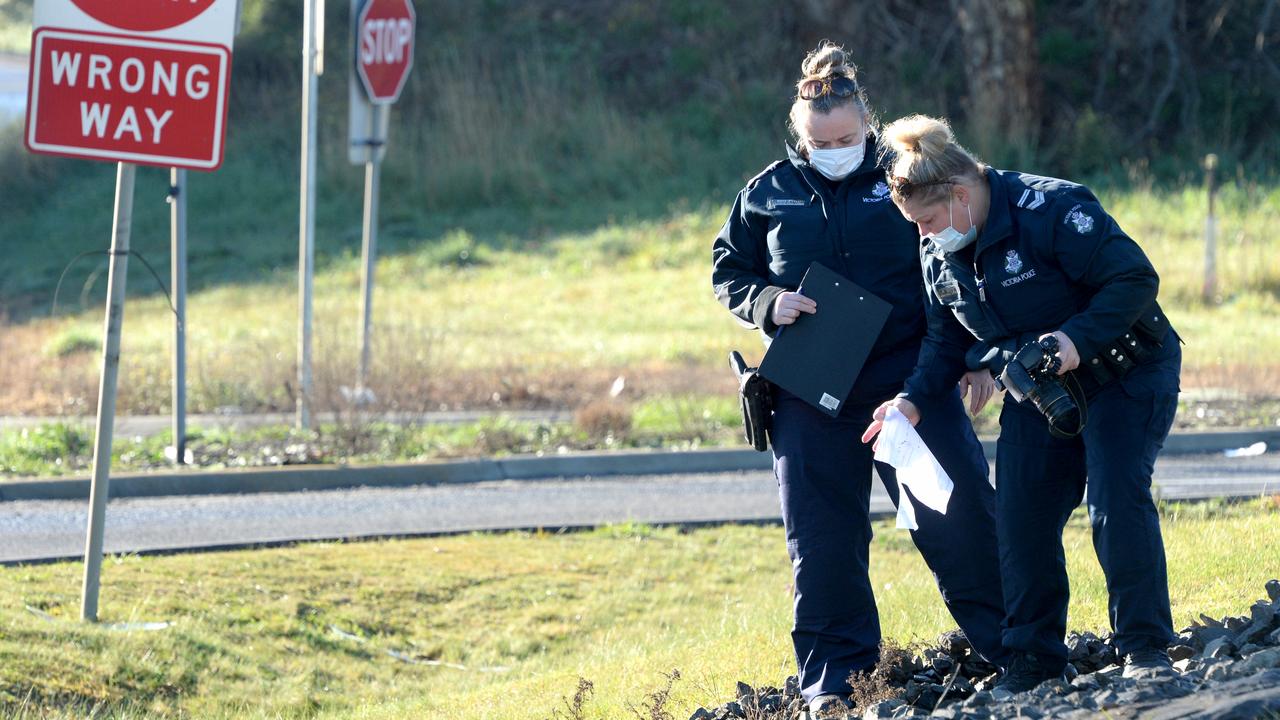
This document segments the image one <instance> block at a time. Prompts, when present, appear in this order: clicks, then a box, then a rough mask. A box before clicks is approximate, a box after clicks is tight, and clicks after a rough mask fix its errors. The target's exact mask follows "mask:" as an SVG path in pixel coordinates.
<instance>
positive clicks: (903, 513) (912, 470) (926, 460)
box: [863, 405, 955, 530]
mask: <svg viewBox="0 0 1280 720" xmlns="http://www.w3.org/2000/svg"><path fill="white" fill-rule="evenodd" d="M882 408H883V409H884V411H885V412H884V419H883V420H877V422H878V423H880V427H879V428H878V430H879V433H880V439H879V441H878V442H877V443H876V450H875V458H876V460H879V461H880V462H883V463H888V464H889V465H892V466H893V468H894V469H895V470H897V476H898V527H900V528H907V529H909V530H916V529H918V528H919V525H917V524H916V511H915V507H914V506H912V504H911V500H910V498H909V497H908V496H907V493H906V488H910V489H911V495H913V496H914V497H915V498H916V499H917V500H919V501H920V502H922V503H924V504H925V505H926V506H927V507H929V508H932V509H933V510H936V511H938V512H940V513H943V514H944V515H945V514H946V512H947V504H948V502H950V500H951V491H952V489H953V488H954V487H955V485H954V483H952V482H951V477H950V476H949V475H947V471H946V470H943V469H942V466H941V465H939V464H938V461H937V459H936V458H934V457H933V453H932V452H930V451H929V447H928V446H927V445H925V443H924V440H923V439H922V438H921V437H920V434H919V433H917V432H916V429H915V428H914V427H912V423H911V421H909V420H908V419H907V417H906V416H905V415H904V414H903V413H902V412H901V411H900V410H899V409H898V408H897V407H896V406H892V405H890V406H889V407H887V408H884V406H882ZM876 412H877V414H879V410H877V411H876ZM875 425H876V423H872V427H875ZM867 433H868V435H864V436H863V440H864V441H865V440H867V439H868V436H869V435H871V434H873V433H872V428H868V429H867Z"/></svg>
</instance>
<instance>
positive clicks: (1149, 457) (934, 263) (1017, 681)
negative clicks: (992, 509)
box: [868, 116, 1182, 694]
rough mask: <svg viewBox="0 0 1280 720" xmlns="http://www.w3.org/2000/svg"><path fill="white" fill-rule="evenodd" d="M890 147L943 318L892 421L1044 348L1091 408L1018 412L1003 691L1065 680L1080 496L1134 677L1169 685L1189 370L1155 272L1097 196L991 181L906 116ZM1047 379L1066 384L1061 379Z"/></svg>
mask: <svg viewBox="0 0 1280 720" xmlns="http://www.w3.org/2000/svg"><path fill="white" fill-rule="evenodd" d="M884 135H885V137H886V138H887V141H888V144H889V145H890V146H891V148H892V151H893V152H894V153H896V157H895V158H893V159H892V160H888V161H886V162H887V163H888V165H889V168H890V169H889V178H890V186H891V188H892V196H893V200H894V202H895V204H896V205H897V206H898V208H899V209H900V210H901V211H902V214H903V215H904V216H905V217H906V218H907V219H908V220H910V221H912V222H914V223H915V224H916V225H917V227H918V229H919V233H920V236H921V240H920V242H919V243H918V247H919V252H920V258H921V263H922V267H923V271H924V278H925V284H926V286H927V295H926V301H927V303H928V317H929V334H928V337H927V338H926V340H925V344H924V348H923V350H922V351H921V354H920V360H919V364H918V366H917V367H916V369H915V372H914V373H913V374H912V375H911V377H910V378H909V379H908V380H907V382H906V384H905V392H904V393H903V394H902V395H901V396H900V397H899V398H897V399H895V400H892V401H890V402H889V403H886V407H887V406H889V405H893V406H896V407H898V408H899V409H900V410H902V412H903V413H904V414H906V415H907V416H908V417H909V418H914V419H918V420H920V421H921V423H922V424H923V423H925V422H928V419H929V412H930V411H929V410H928V407H927V406H928V404H929V403H930V402H931V399H932V398H933V397H935V396H937V395H940V394H946V393H948V392H949V391H950V389H951V387H952V386H953V385H954V383H955V381H956V379H957V378H959V377H960V376H961V375H963V374H964V373H965V372H966V370H973V369H975V367H987V368H989V369H990V370H991V371H993V372H999V370H1000V366H1001V363H1005V362H1008V361H1009V358H1010V356H1011V355H1012V354H1013V353H1014V352H1016V351H1017V350H1019V349H1021V348H1023V347H1025V346H1026V345H1027V343H1037V342H1039V341H1040V340H1041V339H1042V338H1046V337H1048V336H1052V338H1053V341H1056V343H1057V352H1056V358H1057V361H1058V362H1060V367H1058V368H1057V369H1056V374H1057V375H1058V376H1060V377H1061V379H1062V380H1063V381H1065V386H1064V387H1065V388H1066V389H1067V390H1068V391H1070V392H1074V393H1075V394H1076V397H1075V400H1076V401H1078V402H1079V403H1080V404H1082V405H1083V406H1084V407H1083V408H1081V410H1082V412H1081V413H1080V415H1079V418H1078V421H1077V422H1076V423H1074V424H1072V423H1070V422H1064V421H1062V420H1061V419H1059V420H1058V422H1059V423H1062V424H1065V425H1067V426H1066V427H1060V426H1058V425H1057V424H1054V425H1053V426H1052V427H1051V424H1050V421H1049V420H1048V419H1047V417H1046V415H1045V414H1044V413H1042V412H1041V411H1040V410H1038V409H1037V408H1036V407H1035V406H1034V405H1033V403H1032V402H1031V401H1030V400H1029V399H1028V400H1026V401H1023V402H1018V401H1017V400H1015V399H1014V396H1013V393H1012V392H1011V393H1007V394H1006V396H1005V399H1004V407H1003V409H1002V412H1001V415H1000V440H999V443H998V445H997V452H996V518H997V531H998V534H999V538H1000V562H1001V571H1002V575H1003V582H1004V598H1005V606H1006V609H1007V611H1008V613H1009V618H1008V624H1007V625H1006V627H1005V629H1004V644H1005V645H1006V646H1007V647H1009V648H1010V649H1012V650H1013V651H1014V653H1015V655H1014V658H1013V662H1012V664H1011V666H1010V668H1009V671H1008V672H1007V673H1006V674H1005V675H1004V676H1003V677H1002V678H1001V679H1000V681H999V682H998V683H997V687H996V690H997V692H998V693H999V694H1005V693H1017V692H1023V691H1025V690H1028V689H1030V688H1032V687H1034V686H1035V685H1037V684H1039V683H1040V682H1041V681H1043V680H1045V679H1048V678H1052V677H1056V676H1058V675H1060V674H1061V673H1062V672H1063V670H1064V668H1065V666H1066V663H1067V648H1066V646H1065V645H1064V644H1063V637H1064V635H1065V633H1066V621H1067V597H1068V587H1067V569H1066V562H1065V557H1064V554H1063V548H1062V531H1063V528H1064V527H1065V525H1066V522H1067V519H1068V517H1069V516H1070V515H1071V512H1072V510H1074V509H1075V508H1076V507H1077V506H1078V505H1079V504H1080V501H1081V498H1082V497H1087V500H1088V510H1089V520H1090V524H1091V525H1092V531H1093V546H1094V550H1095V551H1096V553H1097V556H1098V560H1099V562H1100V563H1101V565H1102V569H1103V572H1104V574H1105V575H1106V579H1107V591H1108V594H1109V611H1110V619H1111V624H1112V628H1113V630H1114V631H1115V642H1116V645H1117V647H1118V650H1119V651H1120V652H1121V653H1122V654H1123V655H1125V657H1126V665H1125V671H1124V672H1125V675H1126V676H1129V677H1132V676H1144V675H1160V674H1166V673H1169V672H1171V668H1170V664H1169V657H1168V654H1167V652H1166V650H1167V647H1168V644H1169V642H1170V641H1171V640H1172V638H1173V623H1172V618H1171V617H1170V612H1169V591H1168V579H1167V576H1166V575H1167V574H1166V570H1165V556H1164V544H1163V541H1162V539H1161V535H1160V523H1159V517H1158V515H1157V512H1156V506H1155V503H1154V501H1153V499H1152V496H1151V474H1152V470H1153V466H1154V463H1155V459H1156V454H1157V453H1158V452H1159V450H1160V448H1161V446H1162V444H1163V442H1164V439H1165V437H1166V436H1167V435H1168V433H1169V428H1170V427H1171V425H1172V423H1173V415H1174V411H1175V410H1176V409H1177V397H1178V390H1179V381H1178V376H1179V372H1180V369H1181V357H1182V355H1181V349H1180V348H1179V338H1178V336H1177V333H1175V332H1174V331H1173V329H1172V328H1171V327H1169V324H1168V322H1167V320H1166V319H1165V317H1164V315H1163V313H1162V312H1161V311H1160V307H1159V305H1158V304H1157V303H1156V288H1157V285H1158V282H1159V280H1158V278H1157V276H1156V271H1155V270H1154V269H1153V268H1152V266H1151V263H1150V262H1149V261H1148V260H1147V257H1146V255H1145V254H1143V252H1142V250H1141V248H1139V247H1138V245H1137V244H1136V243H1135V242H1134V241H1133V240H1132V239H1130V238H1129V236H1128V235H1126V234H1125V233H1124V231H1123V230H1121V229H1120V226H1119V225H1117V224H1116V221H1115V220H1114V219H1113V218H1112V217H1111V216H1110V215H1108V214H1107V212H1106V211H1105V210H1103V208H1102V206H1101V205H1100V204H1099V202H1098V199H1097V198H1096V197H1094V195H1093V193H1091V192H1090V191H1089V190H1088V189H1087V188H1085V187H1083V186H1081V185H1077V184H1076V183H1072V182H1067V181H1065V180H1057V179H1054V178H1048V177H1039V176H1036V175H1028V174H1025V173H1020V172H1012V171H1004V170H995V169H992V168H990V167H987V166H985V165H982V164H980V163H979V162H977V161H976V160H975V159H974V158H973V157H972V156H971V155H970V154H969V153H968V152H966V151H965V150H964V148H962V147H961V146H960V145H958V144H957V143H956V141H955V138H954V136H953V135H952V133H951V129H950V127H949V126H948V125H947V124H946V123H945V122H944V121H941V120H936V119H933V118H927V117H922V116H913V117H908V118H904V119H902V120H899V121H897V122H895V123H893V124H892V125H890V126H889V127H888V128H886V129H885V132H884ZM1050 347H1051V346H1050ZM1033 350H1036V348H1033ZM1046 354H1048V353H1046ZM1046 359H1047V360H1053V357H1049V358H1046ZM1043 372H1044V374H1045V376H1046V377H1047V378H1048V379H1050V380H1053V379H1054V373H1055V370H1054V369H1053V368H1052V367H1045V368H1043ZM883 412H884V408H881V409H880V410H878V411H877V415H876V417H877V423H873V425H872V427H871V428H869V430H868V436H873V435H874V433H875V431H876V425H877V424H878V419H879V418H881V417H883ZM1080 422H1083V428H1081V427H1080V425H1079V423H1080ZM957 425H959V423H957ZM956 431H957V432H960V431H962V429H961V428H959V427H957V429H956ZM1086 478H1087V483H1086Z"/></svg>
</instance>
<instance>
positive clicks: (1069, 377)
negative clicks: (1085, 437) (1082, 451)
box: [1045, 372, 1089, 440]
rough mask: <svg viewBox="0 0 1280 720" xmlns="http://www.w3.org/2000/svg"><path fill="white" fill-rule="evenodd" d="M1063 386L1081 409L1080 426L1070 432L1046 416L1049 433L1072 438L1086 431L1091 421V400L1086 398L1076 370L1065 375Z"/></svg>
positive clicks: (1059, 437) (1063, 437)
mask: <svg viewBox="0 0 1280 720" xmlns="http://www.w3.org/2000/svg"><path fill="white" fill-rule="evenodd" d="M1062 385H1063V387H1065V388H1066V390H1067V394H1068V395H1070V396H1071V400H1072V401H1073V402H1075V404H1076V407H1077V408H1079V409H1080V426H1079V427H1077V428H1076V429H1075V430H1074V431H1071V432H1068V431H1066V430H1062V429H1060V428H1058V427H1057V426H1056V425H1054V424H1053V420H1052V419H1051V418H1048V417H1046V418H1045V420H1047V421H1048V423H1049V434H1050V435H1052V436H1054V437H1056V438H1058V439H1060V440H1070V439H1071V438H1074V437H1077V436H1078V435H1080V433H1082V432H1084V426H1085V425H1087V424H1088V423H1089V402H1088V400H1087V399H1086V398H1085V394H1084V390H1083V389H1082V388H1081V387H1080V381H1079V380H1077V379H1076V374H1075V373H1074V372H1069V373H1067V374H1066V375H1064V376H1063V383H1062Z"/></svg>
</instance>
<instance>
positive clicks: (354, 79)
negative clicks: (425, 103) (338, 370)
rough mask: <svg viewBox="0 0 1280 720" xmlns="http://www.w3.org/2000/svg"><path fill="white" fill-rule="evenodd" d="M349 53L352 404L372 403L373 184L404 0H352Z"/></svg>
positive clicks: (408, 33)
mask: <svg viewBox="0 0 1280 720" xmlns="http://www.w3.org/2000/svg"><path fill="white" fill-rule="evenodd" d="M351 21H352V22H351V31H352V35H353V38H352V45H351V47H352V55H353V58H354V60H355V63H354V64H355V67H354V70H355V72H353V73H352V74H351V81H350V84H349V93H348V94H349V96H350V98H351V112H350V119H351V125H350V145H349V147H348V155H349V158H350V160H351V162H352V163H355V164H363V165H364V168H365V170H364V226H363V230H364V232H363V235H364V237H363V242H362V255H363V257H364V265H363V274H362V276H361V281H360V291H361V302H360V304H361V315H360V360H359V364H358V365H357V368H356V398H357V402H369V401H371V400H373V393H372V392H370V390H369V387H368V382H369V366H370V357H371V350H370V336H371V335H372V327H373V275H374V268H375V266H376V264H377V258H378V189H379V188H378V186H379V178H380V174H381V170H382V158H383V157H384V156H385V155H386V143H387V126H388V124H389V123H388V116H389V115H390V110H389V108H390V105H391V104H392V103H394V102H395V101H396V100H398V99H399V97H400V92H401V91H402V90H403V89H404V85H405V81H406V80H407V79H408V77H409V72H410V70H412V69H413V45H414V34H415V26H416V24H417V15H416V13H415V11H414V9H413V3H412V2H411V1H410V0H352V1H351Z"/></svg>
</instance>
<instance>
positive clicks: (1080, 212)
mask: <svg viewBox="0 0 1280 720" xmlns="http://www.w3.org/2000/svg"><path fill="white" fill-rule="evenodd" d="M1083 207H1084V206H1082V205H1076V206H1075V207H1073V208H1071V210H1069V211H1067V215H1066V217H1064V218H1063V219H1062V224H1063V225H1070V226H1072V228H1073V229H1075V231H1076V232H1077V233H1079V234H1081V235H1088V234H1089V233H1090V232H1093V216H1092V215H1090V214H1089V213H1087V212H1085V211H1084V209H1083Z"/></svg>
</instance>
